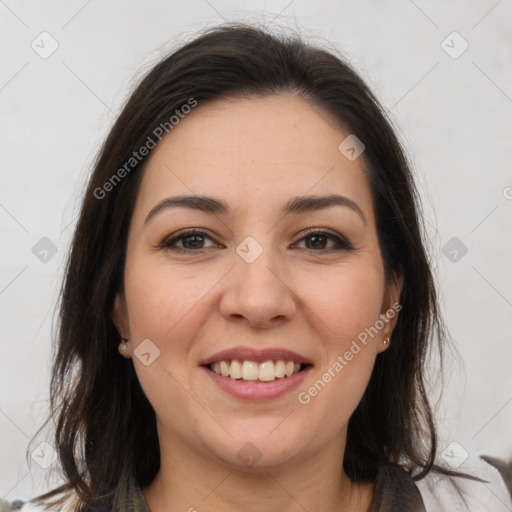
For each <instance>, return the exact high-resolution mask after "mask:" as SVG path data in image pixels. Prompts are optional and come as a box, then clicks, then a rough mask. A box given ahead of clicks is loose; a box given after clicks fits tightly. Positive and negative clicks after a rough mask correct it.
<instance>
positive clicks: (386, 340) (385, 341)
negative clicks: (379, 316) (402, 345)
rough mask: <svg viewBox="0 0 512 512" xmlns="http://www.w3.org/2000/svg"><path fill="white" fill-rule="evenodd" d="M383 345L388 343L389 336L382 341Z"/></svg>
mask: <svg viewBox="0 0 512 512" xmlns="http://www.w3.org/2000/svg"><path fill="white" fill-rule="evenodd" d="M383 343H384V345H387V344H388V343H389V336H388V337H387V338H386V339H385V340H384V342H383Z"/></svg>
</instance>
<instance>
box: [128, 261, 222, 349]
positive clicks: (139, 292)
mask: <svg viewBox="0 0 512 512" xmlns="http://www.w3.org/2000/svg"><path fill="white" fill-rule="evenodd" d="M127 268H129V271H127V272H126V274H125V288H126V297H127V303H128V311H129V318H130V324H131V326H130V327H131V332H133V333H134V334H135V335H136V336H138V337H140V336H143V337H148V338H154V339H155V340H159V341H160V342H161V343H163V342H164V340H168V339H183V334H184V333H183V332H182V331H183V329H184V328H185V326H186V325H187V321H186V320H187V317H188V316H189V315H192V316H193V315H194V313H195V310H196V308H197V307H198V306H199V305H200V303H201V300H202V299H203V298H204V297H205V295H207V294H208V292H209V291H210V290H211V289H212V287H213V286H214V285H215V282H216V281H218V279H219V278H220V276H221V275H222V272H217V271H215V270H212V271H210V272H208V273H204V272H203V273H200V272H198V271H197V270H196V269H192V268H187V267H186V266H185V265H184V266H180V267H171V266H170V265H169V264H165V263H163V264H162V263H152V262H150V261H148V260H146V261H144V260H143V259H142V258H141V259H140V260H139V261H138V262H135V261H134V262H133V263H132V265H131V266H130V267H127Z"/></svg>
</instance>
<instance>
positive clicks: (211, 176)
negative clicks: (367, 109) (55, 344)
mask: <svg viewBox="0 0 512 512" xmlns="http://www.w3.org/2000/svg"><path fill="white" fill-rule="evenodd" d="M348 135H349V133H348V132H344V131H341V130H340V128H339V127H337V126H336V125H335V124H334V122H333V121H332V120H330V118H329V117H328V116H327V115H326V113H325V112H323V111H321V110H319V109H316V108H314V107H313V106H311V105H310V104H308V103H306V102H304V100H302V99H300V98H298V97H296V96H294V95H291V94H281V95H275V96H271V97H267V98H257V99H237V100H229V101H228V100H222V101H217V102H213V103H210V104H206V105H201V103H200V102H199V104H198V106H197V107H196V109H194V111H193V112H192V113H191V114H189V115H188V116H187V117H185V118H184V119H183V120H181V121H180V123H179V124H178V125H177V126H175V127H174V128H173V130H172V132H170V133H169V135H167V136H166V138H164V139H163V140H162V142H161V143H160V144H159V145H158V146H157V147H156V148H155V149H154V150H153V151H152V154H151V155H150V160H149V163H148V166H147V169H146V171H145V175H144V177H143V180H142V183H141V186H140V190H139V193H138V197H137V201H136V205H135V209H134V212H133V217H132V220H131V225H130V230H129V236H128V246H127V256H126V270H125V275H124V286H125V295H124V297H122V296H118V297H117V298H116V302H115V309H114V319H115V321H116V324H117V325H118V327H119V330H120V333H121V334H122V335H123V337H125V338H127V339H128V340H129V343H128V349H126V350H124V351H123V352H122V353H123V354H124V355H125V356H126V357H132V358H133V363H134V365H135V369H136V372H137V376H138V379H139V381H140V384H141V386H142V388H143V390H144V392H145V394H146V396H147V397H148V399H149V401H150V402H151V404H152V406H153V408H154V410H155V412H156V416H157V426H158V433H159V438H160V443H161V449H162V447H165V446H166V447H168V448H171V447H172V450H173V452H175V453H177V452H178V451H179V453H189V454H192V453H193V454H194V455H195V456H199V457H202V458H204V459H209V460H211V461H223V462H224V463H227V464H231V465H233V464H234V465H237V466H240V467H242V466H243V465H253V464H255V463H257V464H258V467H262V466H265V467H269V466H275V465H279V464H286V463H296V462H297V461H299V460H301V459H304V460H305V459H306V458H308V457H312V456H314V455H315V454H316V455H317V454H319V453H324V454H327V456H331V457H336V459H338V460H339V459H340V450H343V449H344V443H345V435H346V427H347V422H348V420H349V418H350V416H351V414H352V413H353V411H354V409H355V408H356V406H357V404H358V403H359V401H360V399H361V397H362V395H363V393H364V390H365V388H366V386H367V384H368V381H369V378H370V375H371V372H372V368H373V365H374V361H375V358H376V356H377V354H378V353H379V352H381V351H383V350H385V349H386V347H387V345H385V344H384V339H385V338H386V337H387V336H389V335H390V334H391V331H392V328H393V326H394V324H395V321H396V314H395V309H393V305H395V306H396V302H397V301H398V298H399V292H400V289H399V288H400V285H399V284H391V283H390V284H389V285H387V284H386V281H385V276H384V269H383V263H382V258H381V252H380V250H379V245H378V240H377V233H376V227H375V218H374V212H373V209H372V201H371V195H370V188H369V185H368V182H367V180H366V178H365V174H364V172H363V162H362V158H356V159H355V160H354V159H353V155H352V153H353V152H351V151H350V150H349V151H348V152H347V151H345V153H342V152H341V151H340V149H338V146H339V145H340V143H342V141H344V139H345V138H346V137H347V136H348ZM349 141H350V139H349ZM342 147H343V148H344V146H342ZM345 149H346V148H345ZM356 149H357V148H356ZM345 155H349V156H351V158H347V157H346V156H345ZM182 196H190V197H191V199H189V200H188V201H184V202H182V204H181V205H179V204H174V205H173V204H172V203H171V200H172V199H173V198H176V197H182ZM327 196H339V197H338V199H337V201H336V202H334V201H332V202H328V201H323V202H322V200H320V199H319V198H324V197H327ZM205 198H208V199H205ZM312 198H315V200H313V199H312ZM220 205H222V207H221V206H220ZM189 230H192V231H194V232H196V233H194V234H186V231H189ZM326 231H327V232H328V233H325V232H326ZM384 314H387V316H386V317H384V321H383V320H382V317H381V315H384ZM392 317H394V318H392ZM290 361H291V362H290ZM210 363H216V364H210ZM292 363H293V364H292ZM295 363H298V364H295ZM299 364H300V365H301V366H300V367H299ZM298 368H300V369H301V371H299V372H298V373H294V374H293V375H292V372H295V371H296V370H297V369H298ZM216 372H220V375H219V374H218V373H216ZM286 372H288V373H286ZM283 374H284V375H283ZM287 375H288V376H287ZM240 377H242V378H240ZM180 450H181V451H180ZM341 453H342V451H341Z"/></svg>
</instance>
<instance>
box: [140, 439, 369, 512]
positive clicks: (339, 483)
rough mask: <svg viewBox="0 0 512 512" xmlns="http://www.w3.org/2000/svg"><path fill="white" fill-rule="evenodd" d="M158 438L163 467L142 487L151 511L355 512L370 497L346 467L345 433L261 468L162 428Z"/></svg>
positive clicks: (364, 485)
mask: <svg viewBox="0 0 512 512" xmlns="http://www.w3.org/2000/svg"><path fill="white" fill-rule="evenodd" d="M159 441H160V460H161V466H160V470H159V472H158V474H157V476H156V477H155V479H154V480H153V482H152V483H151V484H150V485H149V486H148V487H146V488H144V489H143V490H142V492H143V495H144V498H145V500H146V502H147V504H148V506H149V508H150V510H151V511H152V512H163V511H166V512H167V511H171V510H172V511H174V510H183V511H188V512H202V511H206V510H215V511H216V512H231V511H235V510H246V511H250V512H273V511H276V512H277V511H279V512H292V511H293V512H295V511H297V512H298V511H301V512H303V511H304V510H307V511H308V512H316V511H318V512H320V511H325V510H332V511H337V512H338V511H339V512H352V511H356V510H357V511H365V510H368V508H369V506H370V503H371V498H372V493H373V485H372V484H355V483H353V482H352V481H351V480H350V479H349V478H348V476H347V475H346V474H345V472H344V471H343V463H342V461H343V452H344V445H345V437H343V439H336V440H334V441H333V442H332V443H330V444H329V445H328V446H325V448H324V449H323V450H322V451H321V452H317V453H315V454H314V455H312V456H311V455H310V456H307V457H305V458H304V459H300V458H295V459H294V460H290V461H288V462H287V463H286V464H281V465H279V466H272V467H261V468H258V466H257V465H256V466H254V467H248V468H243V467H242V468H241V467H240V466H234V465H231V464H228V463H225V462H224V461H221V460H219V459H214V458H209V457H205V456H204V455H202V454H199V453H198V452H197V451H195V450H193V449H192V448H190V447H188V446H184V445H182V444H179V443H176V442H175V441H174V440H173V439H172V438H171V437H170V436H165V435H161V432H160V431H159ZM333 455H335V456H333Z"/></svg>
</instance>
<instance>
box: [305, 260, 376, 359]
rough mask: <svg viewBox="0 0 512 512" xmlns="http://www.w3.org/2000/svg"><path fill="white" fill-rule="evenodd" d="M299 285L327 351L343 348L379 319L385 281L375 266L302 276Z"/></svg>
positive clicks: (351, 267)
mask: <svg viewBox="0 0 512 512" xmlns="http://www.w3.org/2000/svg"><path fill="white" fill-rule="evenodd" d="M299 288H300V290H301V292H300V295H301V299H303V300H304V303H305V304H306V305H307V306H308V310H309V311H310V314H311V315H312V318H311V321H312V322H314V321H315V318H316V324H317V328H318V329H320V331H318V332H319V333H322V337H323V338H324V340H325V343H326V344H327V347H326V348H328V349H329V351H332V350H336V351H339V350H344V348H345V347H346V346H350V342H351V340H352V339H355V338H356V337H357V336H358V335H359V334H360V333H361V332H364V331H365V329H367V328H368V327H370V326H372V325H374V324H375V322H376V321H377V320H378V318H379V314H380V310H381V304H382V297H383V291H384V281H383V274H382V272H381V269H380V267H379V266H378V265H366V266H364V267H363V266H357V268H356V266H355V265H354V266H347V267H346V268H343V269H341V270H339V271H338V272H333V271H329V272H326V273H325V276H323V277H320V276H316V277H315V276H313V275H312V276H309V275H305V276H304V277H303V278H301V280H300V285H299Z"/></svg>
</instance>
